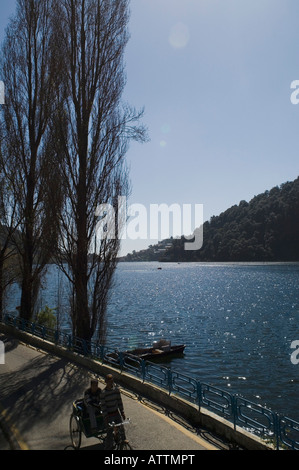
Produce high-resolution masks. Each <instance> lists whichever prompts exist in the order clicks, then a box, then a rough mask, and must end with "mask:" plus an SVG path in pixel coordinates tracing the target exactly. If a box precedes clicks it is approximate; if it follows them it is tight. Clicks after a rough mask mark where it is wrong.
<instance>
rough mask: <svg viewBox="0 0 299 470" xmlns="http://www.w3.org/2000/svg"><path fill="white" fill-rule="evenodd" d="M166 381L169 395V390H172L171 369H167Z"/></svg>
mask: <svg viewBox="0 0 299 470" xmlns="http://www.w3.org/2000/svg"><path fill="white" fill-rule="evenodd" d="M167 382H168V384H167V385H168V391H169V395H171V392H172V389H173V387H172V371H171V369H168V370H167Z"/></svg>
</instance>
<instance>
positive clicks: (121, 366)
mask: <svg viewBox="0 0 299 470" xmlns="http://www.w3.org/2000/svg"><path fill="white" fill-rule="evenodd" d="M118 358H119V366H120V371H121V372H122V371H123V368H124V363H125V360H124V355H123V353H122V352H121V351H120V352H119V353H118Z"/></svg>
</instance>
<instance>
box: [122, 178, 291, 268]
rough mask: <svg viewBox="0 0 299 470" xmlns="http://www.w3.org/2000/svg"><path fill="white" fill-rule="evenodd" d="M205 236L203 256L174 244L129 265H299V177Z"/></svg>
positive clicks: (210, 224)
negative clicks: (176, 263) (217, 263)
mask: <svg viewBox="0 0 299 470" xmlns="http://www.w3.org/2000/svg"><path fill="white" fill-rule="evenodd" d="M203 233H204V244H203V248H202V249H201V250H200V251H189V252H188V251H185V250H184V242H185V240H184V238H181V239H170V240H164V241H162V242H160V243H159V244H158V245H154V246H151V247H149V248H148V249H147V250H143V251H142V252H134V253H133V254H129V255H127V256H126V257H124V258H123V261H299V177H298V178H297V179H296V180H295V181H293V182H287V183H284V184H282V185H281V186H276V187H274V188H272V189H271V190H270V191H265V192H264V193H262V194H259V195H258V196H255V197H254V198H253V199H252V200H251V201H249V202H246V201H241V202H240V203H239V205H235V206H233V207H231V208H229V209H227V210H226V211H225V212H223V213H221V214H220V215H219V216H213V217H212V218H211V219H210V221H207V222H205V223H204V226H203Z"/></svg>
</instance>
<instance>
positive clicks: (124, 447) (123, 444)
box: [119, 441, 133, 450]
mask: <svg viewBox="0 0 299 470" xmlns="http://www.w3.org/2000/svg"><path fill="white" fill-rule="evenodd" d="M119 450H133V448H132V446H131V444H130V443H129V441H123V442H121V443H120V446H119Z"/></svg>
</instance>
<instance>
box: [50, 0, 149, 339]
mask: <svg viewBox="0 0 299 470" xmlns="http://www.w3.org/2000/svg"><path fill="white" fill-rule="evenodd" d="M128 4H129V1H128V0H113V1H107V0H61V2H60V7H61V12H60V15H59V17H60V19H61V34H62V35H63V36H64V40H63V41H62V48H63V51H64V68H63V70H64V80H63V82H64V83H65V84H66V93H67V97H66V101H65V106H64V108H63V109H61V114H60V116H59V120H58V121H59V126H60V134H59V139H58V140H59V145H61V146H62V147H63V159H62V160H63V163H62V164H61V173H62V175H63V191H64V206H63V211H62V216H61V220H60V230H61V233H60V245H59V254H60V265H61V267H62V268H63V269H64V271H65V273H66V275H67V276H68V278H69V280H70V282H71V284H72V286H73V306H72V320H73V329H74V334H76V335H77V336H79V337H81V338H84V339H87V340H89V339H91V338H92V336H93V335H94V333H95V331H97V330H98V331H99V337H100V339H101V340H102V341H104V340H105V324H106V318H105V312H106V306H107V299H108V294H109V289H110V287H111V282H112V279H113V273H114V270H115V267H116V257H117V254H118V250H119V237H118V236H117V233H116V236H115V237H114V239H112V238H111V239H108V237H106V238H105V237H102V239H101V240H99V239H97V237H96V227H97V223H98V217H97V211H96V209H97V206H98V205H100V204H104V203H105V204H106V203H109V204H111V205H112V206H113V207H115V210H116V211H117V198H118V196H127V195H128V192H129V180H128V172H127V169H126V163H125V156H126V153H127V150H128V144H129V141H130V140H131V139H135V140H138V141H140V142H142V141H144V140H145V138H146V132H145V129H144V128H143V127H142V126H140V125H139V124H138V122H139V120H140V118H141V116H142V112H136V111H135V110H134V109H132V108H130V107H129V106H128V105H123V104H122V103H121V96H122V93H123V90H124V86H125V73H124V64H123V56H124V50H125V46H126V44H127V41H128V31H127V25H128V19H129V12H128Z"/></svg>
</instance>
